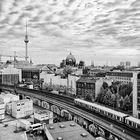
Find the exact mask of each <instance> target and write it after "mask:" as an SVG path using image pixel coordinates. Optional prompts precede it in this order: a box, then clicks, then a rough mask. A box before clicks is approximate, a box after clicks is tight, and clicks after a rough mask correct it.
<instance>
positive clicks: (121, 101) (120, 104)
mask: <svg viewBox="0 0 140 140" xmlns="http://www.w3.org/2000/svg"><path fill="white" fill-rule="evenodd" d="M123 103H124V99H123V97H122V96H121V98H120V100H119V105H118V107H119V108H120V109H122V108H123Z"/></svg>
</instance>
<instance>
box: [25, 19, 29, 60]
mask: <svg viewBox="0 0 140 140" xmlns="http://www.w3.org/2000/svg"><path fill="white" fill-rule="evenodd" d="M24 42H25V61H28V42H29V39H28V34H27V19H26V35H25V39H24Z"/></svg>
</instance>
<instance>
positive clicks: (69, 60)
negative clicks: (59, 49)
mask: <svg viewBox="0 0 140 140" xmlns="http://www.w3.org/2000/svg"><path fill="white" fill-rule="evenodd" d="M65 66H73V67H75V66H76V59H75V57H74V56H73V55H72V54H71V53H70V54H69V55H68V56H67V57H66V59H65V60H62V62H61V63H60V67H61V68H63V67H65Z"/></svg>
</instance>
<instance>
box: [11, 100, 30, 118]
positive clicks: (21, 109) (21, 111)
mask: <svg viewBox="0 0 140 140" xmlns="http://www.w3.org/2000/svg"><path fill="white" fill-rule="evenodd" d="M32 114H33V101H32V100H28V99H24V100H19V101H14V102H12V116H13V117H15V118H22V117H26V116H30V115H32Z"/></svg>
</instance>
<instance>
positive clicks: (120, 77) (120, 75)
mask: <svg viewBox="0 0 140 140" xmlns="http://www.w3.org/2000/svg"><path fill="white" fill-rule="evenodd" d="M106 77H107V78H110V79H112V80H113V81H114V82H115V81H119V82H123V83H130V82H133V72H132V71H110V72H107V74H106Z"/></svg>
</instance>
